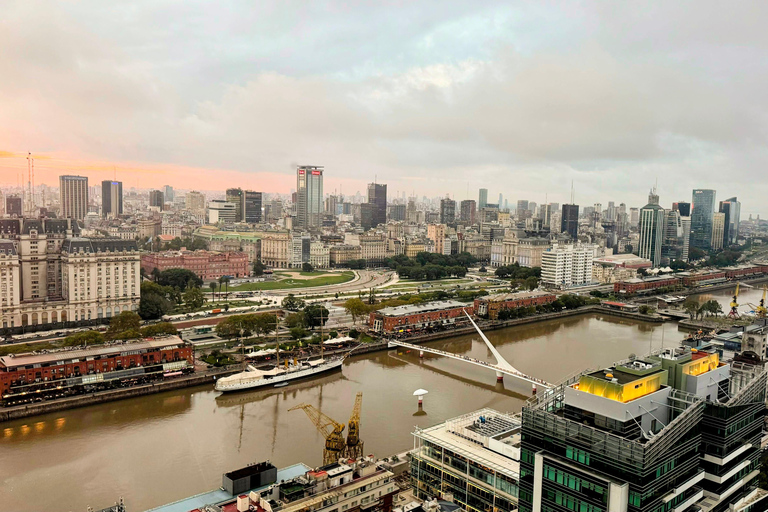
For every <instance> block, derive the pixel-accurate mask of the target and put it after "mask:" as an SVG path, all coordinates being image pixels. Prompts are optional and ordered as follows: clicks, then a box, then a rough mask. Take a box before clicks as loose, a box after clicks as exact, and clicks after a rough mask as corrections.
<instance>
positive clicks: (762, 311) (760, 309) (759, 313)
mask: <svg viewBox="0 0 768 512" xmlns="http://www.w3.org/2000/svg"><path fill="white" fill-rule="evenodd" d="M766 291H768V286H766V285H763V298H762V299H760V303H759V304H758V305H757V307H756V308H755V316H756V317H757V318H765V317H766V314H767V313H768V308H766V307H765V292H766Z"/></svg>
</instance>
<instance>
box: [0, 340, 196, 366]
mask: <svg viewBox="0 0 768 512" xmlns="http://www.w3.org/2000/svg"><path fill="white" fill-rule="evenodd" d="M176 345H184V341H183V340H182V339H181V338H179V337H178V336H173V335H171V336H164V337H162V338H154V339H145V340H142V341H138V342H133V343H111V344H109V345H96V346H93V347H86V348H81V349H74V350H56V351H41V352H39V353H33V352H30V353H27V354H15V355H14V354H9V355H7V356H2V357H0V367H5V368H8V369H9V370H12V369H15V368H18V367H20V366H28V365H34V364H45V363H56V362H58V361H72V360H73V359H82V358H87V357H97V356H109V355H115V354H120V353H122V352H133V351H136V350H150V349H153V350H154V349H162V348H165V347H171V346H176Z"/></svg>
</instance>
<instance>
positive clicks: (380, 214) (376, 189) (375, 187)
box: [368, 183, 387, 227]
mask: <svg viewBox="0 0 768 512" xmlns="http://www.w3.org/2000/svg"><path fill="white" fill-rule="evenodd" d="M368 204H371V205H373V219H372V225H373V226H374V227H375V226H378V225H379V224H386V223H387V186H386V185H384V184H381V183H369V184H368Z"/></svg>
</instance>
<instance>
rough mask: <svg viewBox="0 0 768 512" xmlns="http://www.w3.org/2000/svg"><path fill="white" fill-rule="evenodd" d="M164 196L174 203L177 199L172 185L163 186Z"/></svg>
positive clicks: (167, 200)
mask: <svg viewBox="0 0 768 512" xmlns="http://www.w3.org/2000/svg"><path fill="white" fill-rule="evenodd" d="M163 196H165V201H166V202H168V203H173V202H174V201H175V200H176V194H175V193H174V191H173V187H172V186H170V185H165V186H163Z"/></svg>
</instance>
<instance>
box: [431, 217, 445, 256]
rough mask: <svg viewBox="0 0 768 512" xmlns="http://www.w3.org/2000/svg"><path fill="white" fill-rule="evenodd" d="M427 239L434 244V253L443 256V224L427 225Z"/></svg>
mask: <svg viewBox="0 0 768 512" xmlns="http://www.w3.org/2000/svg"><path fill="white" fill-rule="evenodd" d="M427 238H429V239H430V240H432V241H433V242H434V244H435V252H436V253H438V254H443V251H444V248H445V247H444V246H445V224H428V225H427Z"/></svg>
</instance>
